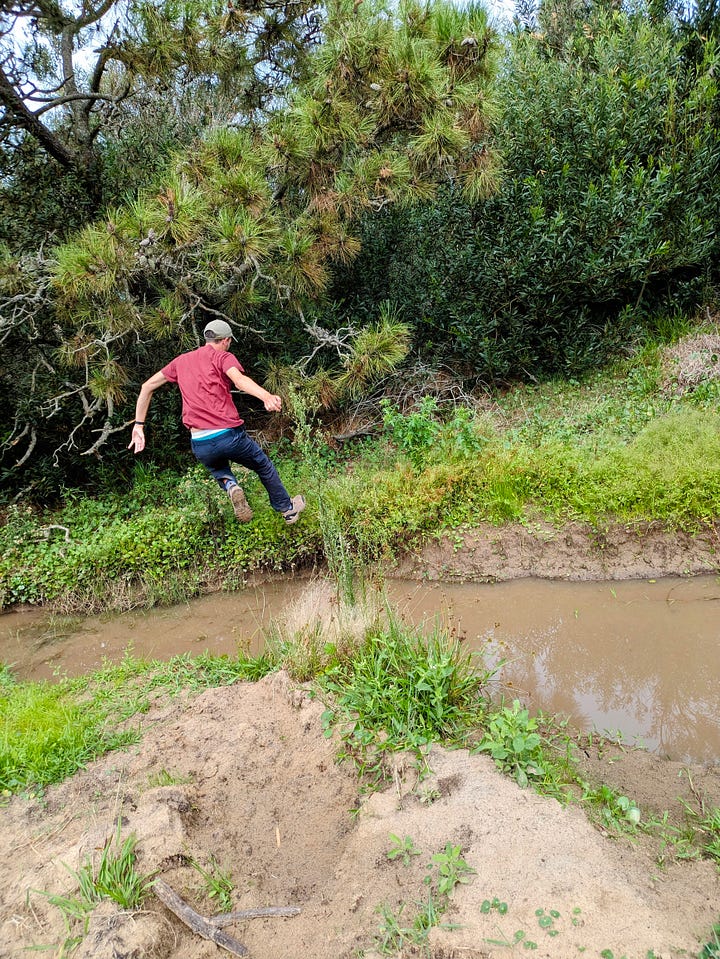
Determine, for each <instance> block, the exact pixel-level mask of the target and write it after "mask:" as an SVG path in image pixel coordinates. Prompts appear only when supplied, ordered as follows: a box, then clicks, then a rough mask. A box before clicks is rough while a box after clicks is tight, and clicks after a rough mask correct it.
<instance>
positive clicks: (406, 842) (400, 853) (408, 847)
mask: <svg viewBox="0 0 720 959" xmlns="http://www.w3.org/2000/svg"><path fill="white" fill-rule="evenodd" d="M390 841H391V842H392V846H391V847H390V849H388V853H387V857H388V859H390V860H392V859H400V860H401V861H402V864H403V866H409V865H410V862H411V861H412V857H413V856H419V855H420V850H419V849H417V848H416V846H415V843H414V842H413V840H412V837H411V836H405V838H404V839H400V837H399V836H396V835H395V834H394V833H392V832H391V833H390Z"/></svg>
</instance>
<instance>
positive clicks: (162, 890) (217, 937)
mask: <svg viewBox="0 0 720 959" xmlns="http://www.w3.org/2000/svg"><path fill="white" fill-rule="evenodd" d="M153 889H154V890H155V895H156V896H157V897H158V899H159V900H160V901H161V902H162V903H164V904H165V905H166V906H167V907H168V909H169V910H170V911H171V912H173V913H174V914H175V915H176V916H177V917H178V919H179V920H180V921H181V922H183V923H185V925H186V926H189V927H190V929H192V931H193V932H195V933H197V934H198V935H199V936H202V937H203V939H209V940H210V941H211V942H214V943H215V945H217V946H221V947H222V948H223V949H227V951H228V952H230V953H232V955H234V956H246V955H248V950H247V949H246V948H245V946H243V944H242V943H241V942H238V940H237V939H234V938H233V937H232V936H229V935H228V934H227V933H225V932H223V931H222V930H223V927H224V926H230V925H232V924H233V923H234V922H241V921H242V920H244V919H263V918H267V917H272V916H282V917H291V916H297V915H299V913H300V912H301V910H300V909H299V908H298V907H297V906H265V907H259V908H256V909H240V910H238V911H237V912H226V913H223V914H222V915H220V916H212V917H210V918H206V917H205V916H201V915H200V913H199V912H196V911H195V910H194V909H193V908H192V906H189V905H188V904H187V903H186V902H185V900H184V899H182V898H181V897H180V896H178V894H177V893H176V892H175V890H174V889H172V887H171V886H168V884H167V883H166V882H164V881H163V880H162V879H156V880H155V882H154V883H153Z"/></svg>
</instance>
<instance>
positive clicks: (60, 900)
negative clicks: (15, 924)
mask: <svg viewBox="0 0 720 959" xmlns="http://www.w3.org/2000/svg"><path fill="white" fill-rule="evenodd" d="M136 844H137V839H136V837H135V835H134V834H131V835H129V836H127V837H126V839H125V840H123V841H122V842H121V841H120V821H119V820H118V824H117V830H116V832H115V836H114V838H113V840H111V841H109V842H107V843H106V844H105V846H104V847H103V849H102V852H101V854H100V858H99V860H98V861H97V863H96V862H94V861H93V860H92V859H86V860H85V862H83V863H82V865H81V866H80V868H79V869H78V870H77V871H76V870H74V869H71V868H70V867H69V866H68V865H66V864H65V863H63V866H64V867H65V869H66V870H67V871H68V872H69V873H70V875H71V876H72V878H73V879H74V880H75V883H76V886H77V891H75V892H73V893H68V894H64V895H63V894H52V895H51V894H49V893H46V892H42V891H41V892H40V893H39V894H40V895H42V896H45V897H46V898H47V900H48V902H49V903H50V904H51V905H53V906H56V907H57V908H58V909H60V911H61V912H62V914H63V918H64V921H65V927H66V930H67V933H68V935H67V937H66V939H65V941H64V943H63V944H62V945H61V947H60V954H61V956H63V957H65V956H67V955H69V954H70V953H71V952H72V950H73V949H74V948H75V946H77V945H78V944H79V943H80V942H81V941H82V939H83V937H84V935H85V933H86V932H87V927H88V918H89V916H90V913H91V912H92V910H93V909H94V908H95V906H96V905H97V903H99V902H101V901H102V900H103V899H109V900H111V901H112V902H115V903H117V905H118V906H120V908H121V909H139V908H140V907H141V906H142V903H143V901H144V899H145V897H146V895H147V894H148V892H149V890H150V887H151V885H152V878H153V877H152V876H150V875H142V874H141V873H139V872H138V871H137V868H136V865H135V846H136Z"/></svg>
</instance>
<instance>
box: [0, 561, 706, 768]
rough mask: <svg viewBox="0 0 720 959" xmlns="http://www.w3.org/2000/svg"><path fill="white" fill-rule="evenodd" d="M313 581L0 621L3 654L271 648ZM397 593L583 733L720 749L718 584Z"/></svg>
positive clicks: (657, 745)
mask: <svg viewBox="0 0 720 959" xmlns="http://www.w3.org/2000/svg"><path fill="white" fill-rule="evenodd" d="M306 589H307V584H306V583H305V582H303V581H302V580H283V581H280V582H277V583H274V584H272V585H269V586H267V585H266V586H264V587H262V588H255V589H247V590H244V591H242V592H239V593H230V594H219V595H214V596H206V597H204V598H202V599H199V600H196V601H193V602H191V603H187V604H185V605H182V606H178V607H174V608H173V609H169V610H167V609H166V610H154V611H150V612H135V613H128V614H126V615H124V616H115V617H112V618H106V617H93V618H90V619H87V620H83V621H75V622H72V621H69V622H67V623H62V622H59V621H55V622H53V621H52V620H49V619H48V617H46V616H44V614H42V613H38V612H35V613H29V614H26V613H9V614H4V615H2V616H0V660H2V661H4V662H7V663H14V664H15V667H16V673H17V675H18V676H20V677H22V678H32V679H45V678H51V677H52V675H53V673H54V671H56V670H58V671H60V672H61V673H69V674H70V675H74V674H77V673H79V672H86V671H88V670H92V669H94V668H97V667H98V666H100V665H101V664H102V661H103V659H104V658H107V659H109V660H111V661H118V660H119V659H120V658H121V657H122V654H123V651H124V650H125V649H126V648H127V647H128V646H129V645H132V648H133V652H134V654H135V655H137V656H146V657H155V658H158V659H169V658H170V657H171V656H174V655H177V654H178V653H182V652H192V653H193V654H197V653H201V652H203V651H204V650H208V651H209V652H212V653H228V654H230V655H232V654H234V653H235V652H236V650H237V648H238V646H243V647H245V648H247V649H249V650H250V651H251V652H253V653H257V652H259V651H260V649H261V646H262V642H263V635H264V631H265V630H266V628H267V626H268V624H269V622H270V621H271V620H272V619H274V618H277V617H279V616H281V615H282V613H283V611H284V610H285V609H286V607H287V605H288V603H290V602H292V601H293V600H294V599H295V598H297V597H299V596H302V595H304V591H305V590H306ZM387 592H388V595H389V598H390V600H391V602H392V603H393V604H394V605H395V606H396V607H397V608H398V609H399V610H400V611H401V612H402V613H403V615H404V616H405V617H406V618H407V619H409V620H410V621H412V622H414V623H416V624H419V623H422V622H432V621H434V620H435V619H436V618H437V617H439V618H440V619H441V620H442V621H444V623H445V625H447V626H448V627H449V628H450V629H452V630H453V631H454V632H456V633H457V634H458V635H460V636H461V637H462V638H463V640H464V642H465V643H466V644H467V645H468V646H469V647H470V648H472V649H477V650H483V651H484V653H485V656H486V658H487V659H489V660H490V662H491V663H497V662H500V661H501V660H506V665H504V666H503V667H502V670H501V672H500V677H499V678H500V680H501V682H502V683H503V684H505V685H506V686H507V687H508V689H507V692H508V695H509V696H514V695H517V696H519V698H521V699H522V700H523V701H524V702H525V703H526V704H527V705H528V706H530V708H531V709H533V710H537V709H543V710H544V711H545V712H550V713H557V714H561V715H564V716H567V717H569V718H570V720H571V721H572V723H573V724H574V725H577V726H579V727H580V728H582V729H585V730H591V729H596V730H599V731H604V730H608V731H611V732H613V733H617V732H620V733H622V735H623V737H624V739H625V740H626V741H628V742H636V741H637V742H639V743H641V744H643V745H645V746H646V747H647V748H649V749H652V750H655V751H657V752H659V753H661V754H663V755H668V756H670V757H672V758H674V759H681V760H695V761H711V762H717V761H718V757H719V756H720V678H719V677H720V581H718V579H717V578H715V577H709V576H705V577H698V578H694V579H689V580H682V579H677V578H675V579H665V580H658V581H657V582H653V581H644V582H643V581H630V582H622V583H614V584H610V583H565V582H552V581H547V580H530V579H525V580H517V581H515V582H511V583H498V584H463V585H458V584H420V585H418V584H417V583H415V582H408V581H400V580H394V581H390V582H389V583H388V585H387Z"/></svg>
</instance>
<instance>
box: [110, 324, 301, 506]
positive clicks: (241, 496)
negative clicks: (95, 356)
mask: <svg viewBox="0 0 720 959" xmlns="http://www.w3.org/2000/svg"><path fill="white" fill-rule="evenodd" d="M204 335H205V345H204V346H201V347H199V348H198V349H197V350H192V351H191V352H190V353H182V354H181V355H180V356H177V357H175V359H174V360H171V362H170V363H168V364H167V366H163V368H162V369H161V370H159V371H158V372H157V373H154V374H153V375H152V376H151V377H150V379H149V380H146V381H145V382H144V383H143V385H142V387H141V388H140V395H139V396H138V399H137V405H136V406H135V423H134V425H133V429H132V439H131V440H130V443H129V445H128V449H132V450H134V452H135V453H140V452H142V450H144V449H145V431H144V426H145V417H146V416H147V412H148V409H149V407H150V400H151V399H152V395H153V393H154V392H155V390H156V389H158V387H160V386H162V385H163V384H164V383H177V385H178V386H179V387H180V393H181V395H182V421H183V423H184V424H185V426H187V428H188V429H189V430H190V436H191V440H190V446H191V449H192V451H193V453H194V455H195V458H196V459H197V460H199V461H200V462H201V463H202V464H203V465H204V466H206V467H207V469H208V470H209V471H210V472H211V473H212V475H213V476H214V477H215V479H216V480H217V482H218V483H219V484H220V486H221V488H222V489H224V490H225V492H226V493H227V494H228V496H229V497H230V500H231V502H232V505H233V509H234V511H235V515H236V516H237V518H238V520H239V521H240V522H241V523H249V522H250V520H251V519H252V517H253V512H252V510H251V509H250V506H249V505H248V501H247V499H246V498H245V493H244V492H243V490H242V488H241V487H240V484H239V483H238V481H237V479H236V478H235V475H234V474H233V472H232V470H231V469H230V460H232V461H233V462H234V463H240V464H241V465H242V466H245V467H247V468H248V469H251V470H253V471H254V472H255V473H257V475H258V477H259V478H260V481H261V483H262V484H263V486H264V487H265V489H266V490H267V494H268V496H269V498H270V505H271V506H272V508H273V509H274V510H277V512H278V513H281V514H282V516H283V517H284V518H285V522H286V523H295V522H296V521H297V518H298V516H299V515H300V513H301V512H302V511H303V510H304V509H305V499H304V497H303V496H300V495H297V496H293V497H292V498H290V496H289V494H288V491H287V490H286V489H285V487H284V486H283V484H282V481H281V479H280V477H279V475H278V472H277V470H276V469H275V466H274V465H273V463H272V462H271V460H270V458H269V457H268V456H267V454H266V453H264V452H263V450H262V449H261V448H260V447H259V446H258V444H257V443H256V442H255V441H254V440H252V439H250V437H249V436H248V435H247V433H246V432H245V429H244V428H243V421H242V420H241V419H240V417H239V415H238V411H237V409H236V407H235V403H234V402H233V399H232V396H231V395H230V387H231V386H233V385H234V386H236V387H237V389H239V390H242V391H243V393H249V394H250V396H255V397H257V399H259V400H262V402H263V403H264V405H265V409H266V410H267V411H268V412H269V413H277V412H279V411H280V409H281V408H282V400H281V398H280V397H279V396H275V395H274V394H272V393H268V391H267V390H264V389H263V388H262V386H259V385H258V384H257V383H256V382H255V381H254V380H251V379H250V377H249V376H246V375H245V371H244V370H243V368H242V366H241V365H240V363H239V362H238V361H237V359H236V358H235V357H234V356H233V354H232V353H230V344H231V342H232V340H233V332H232V328H231V327H230V324H229V323H226V322H225V321H224V320H213V321H212V322H211V323H208V325H207V326H206V327H205V330H204Z"/></svg>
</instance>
